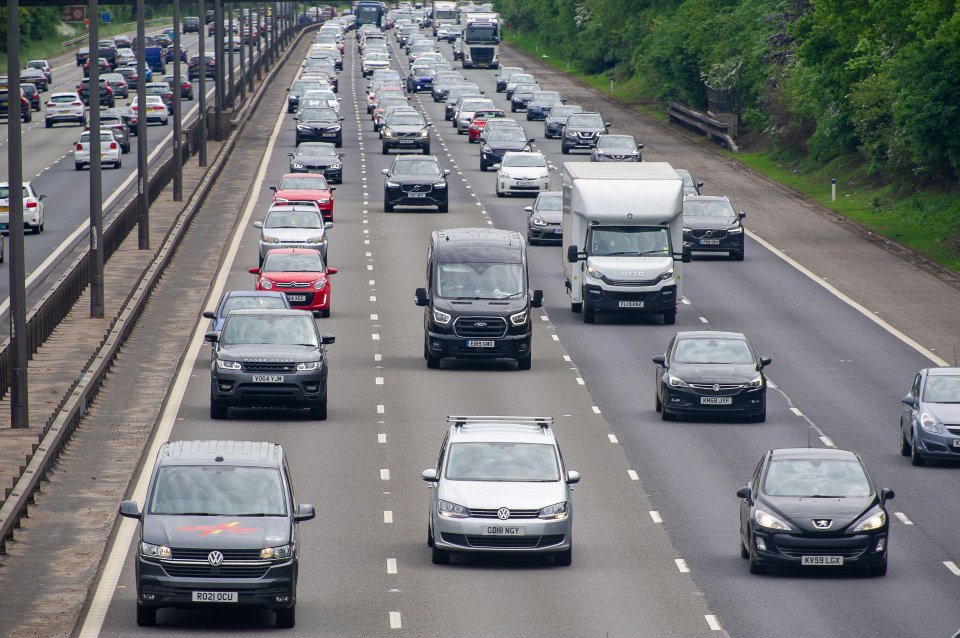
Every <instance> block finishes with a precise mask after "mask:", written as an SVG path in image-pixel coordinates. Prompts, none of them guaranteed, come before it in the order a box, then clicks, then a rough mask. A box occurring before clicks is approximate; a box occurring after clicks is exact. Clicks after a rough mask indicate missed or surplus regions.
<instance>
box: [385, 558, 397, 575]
mask: <svg viewBox="0 0 960 638" xmlns="http://www.w3.org/2000/svg"><path fill="white" fill-rule="evenodd" d="M387 573H388V574H396V573H397V559H396V558H388V559H387Z"/></svg>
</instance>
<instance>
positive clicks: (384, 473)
mask: <svg viewBox="0 0 960 638" xmlns="http://www.w3.org/2000/svg"><path fill="white" fill-rule="evenodd" d="M380 480H381V481H389V480H390V470H388V469H387V468H382V469H381V470H380Z"/></svg>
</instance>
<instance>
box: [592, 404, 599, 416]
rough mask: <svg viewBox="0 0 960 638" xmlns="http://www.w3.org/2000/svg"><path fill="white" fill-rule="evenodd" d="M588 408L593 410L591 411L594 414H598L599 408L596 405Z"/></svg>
mask: <svg viewBox="0 0 960 638" xmlns="http://www.w3.org/2000/svg"><path fill="white" fill-rule="evenodd" d="M590 408H591V409H592V410H593V413H594V414H600V408H599V407H597V406H595V405H591V406H590Z"/></svg>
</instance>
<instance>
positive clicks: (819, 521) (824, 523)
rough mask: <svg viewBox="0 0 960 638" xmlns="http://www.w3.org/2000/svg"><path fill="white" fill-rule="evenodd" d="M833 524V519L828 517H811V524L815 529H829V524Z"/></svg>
mask: <svg viewBox="0 0 960 638" xmlns="http://www.w3.org/2000/svg"><path fill="white" fill-rule="evenodd" d="M831 525H833V521H832V520H830V519H829V518H815V519H813V526H814V527H816V528H817V529H830V526H831Z"/></svg>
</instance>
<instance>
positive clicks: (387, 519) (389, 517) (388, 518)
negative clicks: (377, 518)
mask: <svg viewBox="0 0 960 638" xmlns="http://www.w3.org/2000/svg"><path fill="white" fill-rule="evenodd" d="M383 522H384V524H385V525H390V524H391V523H393V512H392V511H391V510H383Z"/></svg>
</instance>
